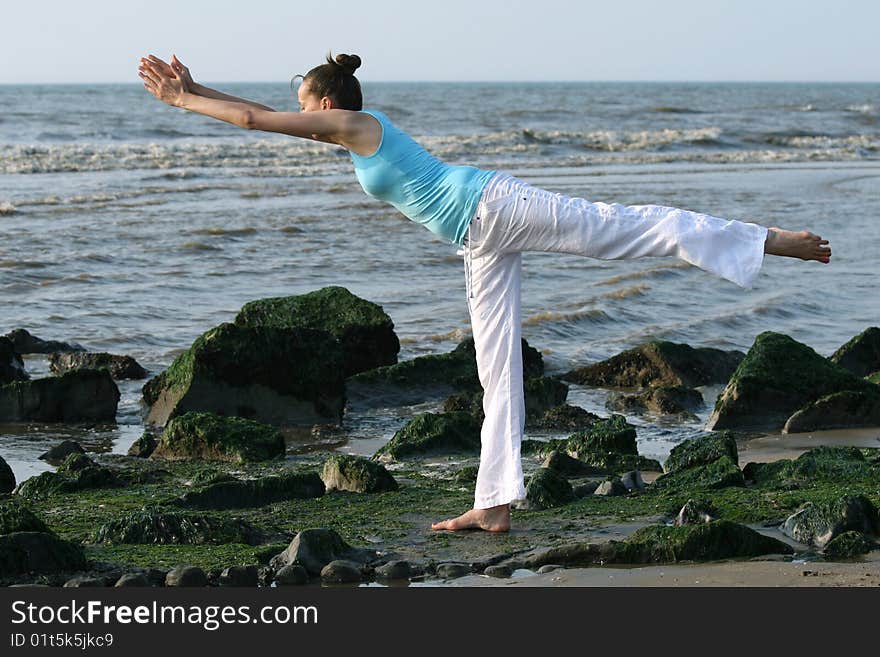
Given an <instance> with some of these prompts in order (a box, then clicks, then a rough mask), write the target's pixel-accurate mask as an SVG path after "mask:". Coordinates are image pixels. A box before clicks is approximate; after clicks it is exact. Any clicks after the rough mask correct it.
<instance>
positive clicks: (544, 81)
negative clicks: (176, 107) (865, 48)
mask: <svg viewBox="0 0 880 657" xmlns="http://www.w3.org/2000/svg"><path fill="white" fill-rule="evenodd" d="M359 81H360V82H361V83H362V84H607V83H615V84H616V83H623V84H633V83H643V84H880V80H797V79H787V80H729V79H728V80H708V79H696V80H695V79H690V80H688V79H681V80H673V79H669V80H655V79H631V80H623V79H613V80H612V79H608V80H570V79H558V80H556V79H541V80H535V79H525V80H447V79H444V80H363V79H359ZM86 84H93V85H118V84H131V85H137V86H143V84H142V83H141V82H139V81H136V80H135V81H129V80H109V81H101V82H95V81H73V82H57V81H43V82H0V86H37V85H58V86H61V85H86ZM199 84H285V85H289V84H290V80H288V81H284V80H210V81H207V82H200V83H199Z"/></svg>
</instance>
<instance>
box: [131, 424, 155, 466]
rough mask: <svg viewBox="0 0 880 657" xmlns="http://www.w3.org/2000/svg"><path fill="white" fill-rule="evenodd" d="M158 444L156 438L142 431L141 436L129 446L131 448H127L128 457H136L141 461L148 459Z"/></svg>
mask: <svg viewBox="0 0 880 657" xmlns="http://www.w3.org/2000/svg"><path fill="white" fill-rule="evenodd" d="M158 442H159V441H158V440H156V436H154V435H153V434H152V433H150V432H148V431H144V433H142V434H141V437H140V438H138V439H137V440H135V441H134V442H133V443H132V444H131V447H129V448H128V455H129V456H137V457H138V458H142V459H146V458H150V455H151V454H152V453H153V451H154V450H155V449H156V445H157V444H158Z"/></svg>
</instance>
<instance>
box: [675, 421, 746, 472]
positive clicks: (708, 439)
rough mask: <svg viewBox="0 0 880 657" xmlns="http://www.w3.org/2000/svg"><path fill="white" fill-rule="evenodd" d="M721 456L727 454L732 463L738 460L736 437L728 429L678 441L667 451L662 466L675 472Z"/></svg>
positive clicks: (703, 463)
mask: <svg viewBox="0 0 880 657" xmlns="http://www.w3.org/2000/svg"><path fill="white" fill-rule="evenodd" d="M722 456H729V457H730V460H731V461H733V462H734V464H736V463H738V462H739V456H738V454H737V450H736V439H735V438H734V437H733V434H732V433H731V432H729V431H723V432H720V433H712V434H709V435H706V436H700V437H699V438H689V439H687V440H685V441H683V442H681V443H679V444H678V445H676V446H675V447H673V448H672V451H670V452H669V457H668V458H667V459H666V462H665V463H664V464H663V467H664V468H665V470H666V472H675V471H677V470H684V469H687V468H692V467H694V466H697V465H708V464H709V463H712V462H714V461H716V460H717V459H719V458H720V457H722Z"/></svg>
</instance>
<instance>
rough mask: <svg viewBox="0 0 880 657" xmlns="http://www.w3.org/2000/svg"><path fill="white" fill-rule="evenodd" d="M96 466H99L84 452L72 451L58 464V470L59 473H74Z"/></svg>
mask: <svg viewBox="0 0 880 657" xmlns="http://www.w3.org/2000/svg"><path fill="white" fill-rule="evenodd" d="M97 467H100V466H99V465H98V464H97V463H95V462H94V461H93V460H92V459H90V458H89V457H88V456H86V455H85V454H79V453H77V452H74V453H73V454H69V455H68V456H67V458H66V459H64V463H62V464H61V465H59V466H58V472H59V473H60V474H76V473H77V472H80V471H81V470H85V469H86V468H97Z"/></svg>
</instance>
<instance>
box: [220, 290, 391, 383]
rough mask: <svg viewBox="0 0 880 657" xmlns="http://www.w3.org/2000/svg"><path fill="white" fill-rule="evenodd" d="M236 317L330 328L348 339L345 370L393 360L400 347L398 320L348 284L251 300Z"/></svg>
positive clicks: (242, 321) (243, 321) (247, 322)
mask: <svg viewBox="0 0 880 657" xmlns="http://www.w3.org/2000/svg"><path fill="white" fill-rule="evenodd" d="M235 323H236V324H238V325H240V326H271V327H274V328H308V329H319V330H322V331H327V332H328V333H330V334H331V335H333V336H334V337H336V338H337V339H338V340H339V341H340V343H341V344H342V350H343V353H344V359H343V361H344V365H343V368H344V372H345V376H351V375H352V374H357V373H358V372H364V371H366V370H370V369H373V368H376V367H381V366H383V365H393V364H395V363H397V353H398V352H399V351H400V341H399V340H398V338H397V334H396V333H395V332H394V322H392V321H391V318H390V317H389V316H388V314H387V313H386V312H385V311H384V310H382V306H379V305H377V304H375V303H372V302H370V301H366V300H365V299H361V298H360V297H358V296H355V295H354V294H352V293H351V292H349V291H348V290H347V289H345V288H344V287H337V286H331V287H325V288H321V289H320V290H315V291H314V292H309V293H308V294H301V295H298V296H289V297H275V298H271V299H259V300H257V301H251V302H250V303H247V304H245V305H244V306H243V307H242V309H241V311H240V312H239V313H238V315H237V316H236V318H235Z"/></svg>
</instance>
